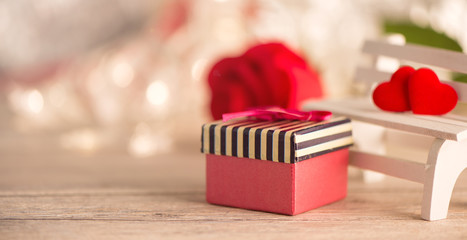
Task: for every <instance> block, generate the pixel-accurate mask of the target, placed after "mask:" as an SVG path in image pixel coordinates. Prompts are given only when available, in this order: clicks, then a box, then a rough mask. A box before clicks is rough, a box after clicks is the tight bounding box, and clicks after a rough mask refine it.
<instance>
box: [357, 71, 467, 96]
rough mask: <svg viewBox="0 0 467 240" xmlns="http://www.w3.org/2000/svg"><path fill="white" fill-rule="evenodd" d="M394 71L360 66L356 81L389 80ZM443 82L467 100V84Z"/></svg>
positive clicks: (368, 83) (367, 82) (369, 82)
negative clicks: (382, 70)
mask: <svg viewBox="0 0 467 240" xmlns="http://www.w3.org/2000/svg"><path fill="white" fill-rule="evenodd" d="M391 75H392V73H388V72H381V71H378V70H376V69H372V68H365V67H358V68H357V71H356V73H355V81H356V82H363V83H365V84H367V85H370V84H372V83H374V82H384V81H389V79H390V78H391ZM440 81H441V82H442V83H445V84H448V85H450V86H451V87H453V88H454V90H456V92H457V95H458V96H459V101H461V102H467V84H466V83H462V82H454V81H448V80H440Z"/></svg>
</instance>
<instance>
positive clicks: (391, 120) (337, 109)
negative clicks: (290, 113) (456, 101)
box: [304, 98, 467, 141]
mask: <svg viewBox="0 0 467 240" xmlns="http://www.w3.org/2000/svg"><path fill="white" fill-rule="evenodd" d="M304 107H305V110H311V109H313V110H320V109H321V110H327V111H332V112H333V113H334V114H335V115H345V116H348V117H350V118H352V119H353V120H357V121H363V122H368V123H373V124H377V125H381V126H384V127H387V128H393V129H398V130H402V131H408V132H412V133H417V134H422V135H427V136H432V137H436V138H441V139H449V140H454V141H462V140H466V139H467V122H463V121H458V120H455V119H452V118H445V117H439V116H424V115H415V114H412V113H391V112H385V111H382V110H380V109H378V108H377V107H376V106H374V104H373V103H372V101H371V100H370V99H368V98H360V99H342V100H328V101H321V102H310V103H308V104H306V105H305V106H304Z"/></svg>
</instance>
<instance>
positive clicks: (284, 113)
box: [222, 107, 332, 122]
mask: <svg viewBox="0 0 467 240" xmlns="http://www.w3.org/2000/svg"><path fill="white" fill-rule="evenodd" d="M241 117H254V118H257V119H261V120H300V121H313V122H320V121H324V120H328V119H330V118H331V117H332V113H331V112H328V111H309V112H302V111H298V110H292V109H284V108H280V107H264V108H253V109H250V110H247V111H243V112H235V113H225V114H222V120H223V121H224V122H226V121H229V120H231V119H236V118H241Z"/></svg>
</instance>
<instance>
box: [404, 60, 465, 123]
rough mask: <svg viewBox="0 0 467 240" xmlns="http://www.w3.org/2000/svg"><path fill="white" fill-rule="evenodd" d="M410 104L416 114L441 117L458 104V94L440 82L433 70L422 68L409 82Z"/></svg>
mask: <svg viewBox="0 0 467 240" xmlns="http://www.w3.org/2000/svg"><path fill="white" fill-rule="evenodd" d="M409 92H410V96H409V98H410V104H411V106H412V111H413V113H415V114H429V115H441V114H445V113H448V112H450V111H451V110H452V109H454V107H455V106H456V104H457V99H458V97H457V93H456V91H455V90H454V89H453V88H452V87H451V86H449V85H447V84H443V83H441V82H440V81H439V79H438V76H436V73H434V72H433V71H432V70H431V69H428V68H420V69H419V70H417V71H416V72H415V73H413V74H412V77H411V79H410V81H409Z"/></svg>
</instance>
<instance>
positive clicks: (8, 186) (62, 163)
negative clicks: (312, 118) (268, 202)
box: [0, 136, 467, 239]
mask: <svg viewBox="0 0 467 240" xmlns="http://www.w3.org/2000/svg"><path fill="white" fill-rule="evenodd" d="M31 138H32V139H31ZM44 139H46V140H47V141H44ZM18 141H20V142H25V144H27V145H28V146H30V148H29V149H28V151H24V150H23V149H22V148H21V147H19V146H15V145H14V144H11V145H9V146H8V147H6V145H8V144H5V145H1V146H0V150H1V152H2V157H1V158H0V239H240V238H241V239H258V238H262V239H307V238H313V239H342V238H345V239H401V238H403V239H407V238H408V239H413V238H425V239H440V238H443V239H463V238H464V239H465V237H467V229H466V228H465V225H466V224H467V201H466V197H467V182H466V181H465V180H466V177H467V176H464V175H462V176H461V178H460V180H459V181H458V184H457V186H456V188H455V189H454V193H453V198H452V201H451V207H450V210H449V216H448V219H445V220H442V221H436V222H427V221H423V220H421V219H420V202H421V198H422V193H423V189H422V185H421V184H418V183H412V182H407V181H402V180H398V179H395V178H387V179H386V180H384V181H383V182H379V183H372V184H365V183H363V182H362V181H361V178H360V176H359V173H358V172H354V171H353V170H354V169H351V170H352V171H351V174H350V178H349V191H348V196H347V198H346V199H344V200H342V201H339V202H336V203H333V204H330V205H327V206H325V207H321V208H318V209H315V210H312V211H309V212H306V213H304V214H300V215H297V216H294V217H290V216H283V215H278V214H272V213H263V212H256V211H248V210H243V209H236V208H229V207H221V206H214V205H210V204H207V203H206V202H205V197H204V186H205V184H204V156H203V155H202V154H201V153H199V152H198V151H199V146H198V141H199V140H198V139H191V140H190V141H189V142H190V143H189V144H183V145H177V147H176V148H175V149H174V151H173V152H170V153H167V154H161V155H156V156H154V157H149V158H144V159H141V158H133V157H131V156H129V155H127V154H126V153H125V151H123V150H121V149H122V148H121V147H115V148H112V149H107V150H102V151H99V152H96V153H93V154H81V153H78V152H70V151H65V150H62V149H60V148H58V147H57V146H56V145H54V144H53V143H54V141H53V139H49V138H47V137H43V136H41V137H37V138H34V137H28V138H24V139H20V140H18Z"/></svg>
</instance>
